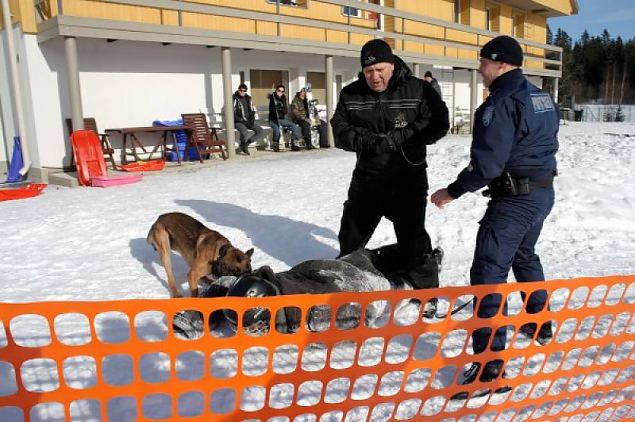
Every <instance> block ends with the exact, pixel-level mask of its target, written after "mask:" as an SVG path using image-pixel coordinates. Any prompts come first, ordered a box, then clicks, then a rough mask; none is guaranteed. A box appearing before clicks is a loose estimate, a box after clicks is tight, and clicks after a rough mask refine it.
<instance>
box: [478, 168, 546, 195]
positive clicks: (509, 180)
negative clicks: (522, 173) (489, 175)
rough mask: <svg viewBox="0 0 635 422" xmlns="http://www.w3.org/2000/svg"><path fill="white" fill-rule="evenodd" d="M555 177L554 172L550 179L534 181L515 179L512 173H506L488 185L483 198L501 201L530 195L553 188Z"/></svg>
mask: <svg viewBox="0 0 635 422" xmlns="http://www.w3.org/2000/svg"><path fill="white" fill-rule="evenodd" d="M555 175H556V173H555V171H554V173H553V174H552V175H551V177H549V178H548V179H545V180H536V181H534V180H531V179H530V178H529V177H514V176H512V174H511V173H510V172H508V171H505V172H503V174H502V175H500V176H499V177H497V178H496V179H494V180H492V182H491V183H490V184H489V185H487V189H486V190H484V191H483V196H489V197H491V198H492V199H501V198H506V197H509V196H520V195H529V193H530V192H531V191H533V190H534V189H538V188H547V187H551V186H553V177H554V176H555Z"/></svg>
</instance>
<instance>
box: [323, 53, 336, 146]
mask: <svg viewBox="0 0 635 422" xmlns="http://www.w3.org/2000/svg"><path fill="white" fill-rule="evenodd" d="M324 65H325V68H326V123H327V124H328V129H327V131H326V133H327V134H328V140H329V146H330V147H334V146H335V139H334V138H333V129H332V128H331V117H333V99H334V98H335V96H334V95H333V80H334V75H333V56H326V57H325V61H324Z"/></svg>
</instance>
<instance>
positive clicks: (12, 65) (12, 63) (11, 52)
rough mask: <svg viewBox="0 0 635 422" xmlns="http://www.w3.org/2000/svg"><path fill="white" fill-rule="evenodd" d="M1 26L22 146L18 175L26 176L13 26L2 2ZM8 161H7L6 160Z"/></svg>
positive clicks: (26, 155) (25, 144) (28, 162)
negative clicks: (20, 166)
mask: <svg viewBox="0 0 635 422" xmlns="http://www.w3.org/2000/svg"><path fill="white" fill-rule="evenodd" d="M0 6H2V7H1V11H2V18H3V25H4V29H5V32H6V34H7V52H6V54H7V62H8V64H9V70H10V75H11V91H12V92H11V94H12V95H13V104H14V106H15V109H14V111H15V114H14V115H15V117H16V120H17V122H18V136H19V137H20V143H21V146H22V161H23V166H22V168H21V169H20V174H21V175H22V176H26V175H27V173H28V172H29V169H30V168H31V156H30V154H29V140H28V139H27V134H26V121H25V115H24V107H23V106H22V88H21V86H22V84H21V83H20V73H19V71H18V59H17V57H18V54H17V53H16V49H15V43H14V40H13V24H12V22H11V16H12V15H11V10H10V8H9V1H8V0H2V2H1V3H0ZM5 143H7V144H11V145H13V144H12V143H11V141H10V140H9V139H5ZM6 151H7V158H8V157H9V148H7V150H6ZM7 161H8V160H7Z"/></svg>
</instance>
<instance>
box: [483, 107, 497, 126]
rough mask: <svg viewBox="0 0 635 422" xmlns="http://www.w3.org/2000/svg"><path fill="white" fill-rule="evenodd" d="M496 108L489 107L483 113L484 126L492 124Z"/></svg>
mask: <svg viewBox="0 0 635 422" xmlns="http://www.w3.org/2000/svg"><path fill="white" fill-rule="evenodd" d="M495 108H496V107H494V106H487V108H486V109H485V110H484V111H483V117H482V118H481V122H482V123H483V126H485V127H487V126H489V124H490V123H491V122H492V118H494V109H495Z"/></svg>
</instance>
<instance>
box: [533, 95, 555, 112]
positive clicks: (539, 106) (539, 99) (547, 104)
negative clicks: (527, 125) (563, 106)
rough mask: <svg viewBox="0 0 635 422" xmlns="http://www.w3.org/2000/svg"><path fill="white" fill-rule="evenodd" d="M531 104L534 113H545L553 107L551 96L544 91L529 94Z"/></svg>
mask: <svg viewBox="0 0 635 422" xmlns="http://www.w3.org/2000/svg"><path fill="white" fill-rule="evenodd" d="M531 104H532V105H533V107H534V113H545V112H547V111H552V110H553V109H554V107H553V101H551V96H550V95H549V94H547V93H546V92H541V93H539V94H531Z"/></svg>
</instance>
